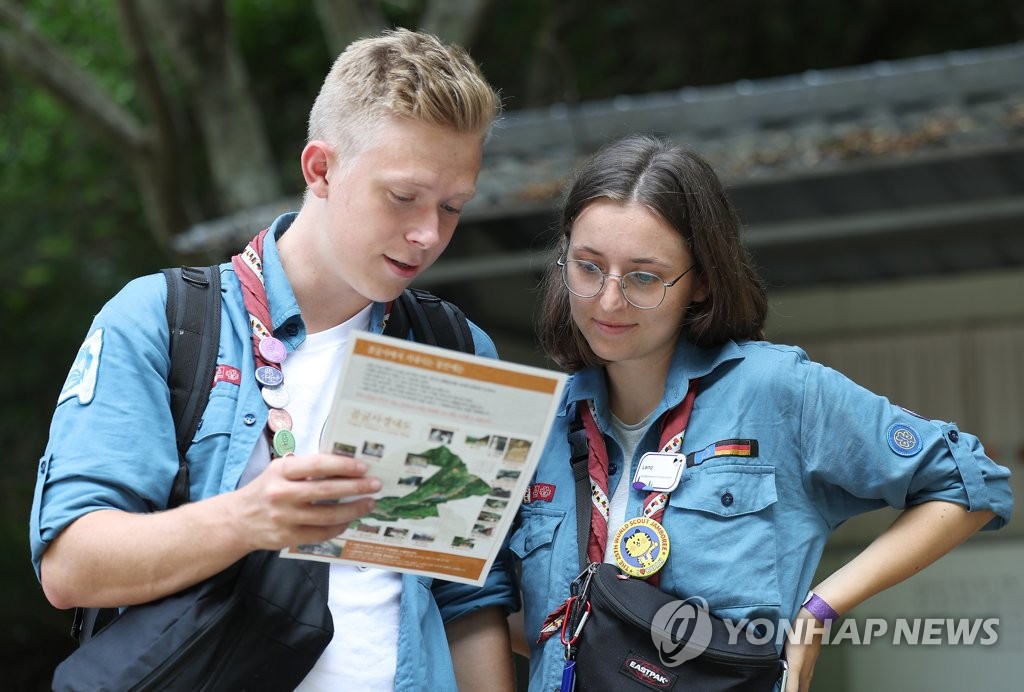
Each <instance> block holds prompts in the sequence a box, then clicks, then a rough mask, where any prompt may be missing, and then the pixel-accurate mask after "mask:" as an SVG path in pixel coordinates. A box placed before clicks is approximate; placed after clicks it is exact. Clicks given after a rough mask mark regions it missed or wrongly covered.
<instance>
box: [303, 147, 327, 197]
mask: <svg viewBox="0 0 1024 692" xmlns="http://www.w3.org/2000/svg"><path fill="white" fill-rule="evenodd" d="M333 161H334V149H333V148H332V147H331V145H330V144H328V143H327V142H324V141H322V140H313V141H312V142H309V143H308V144H307V145H306V146H305V147H303V149H302V154H301V156H300V164H301V167H302V177H303V178H304V179H305V181H306V186H307V187H308V188H309V191H310V192H311V193H313V195H315V196H316V197H326V196H327V189H328V187H329V186H330V181H329V180H328V179H327V171H328V170H330V167H331V163H332V162H333Z"/></svg>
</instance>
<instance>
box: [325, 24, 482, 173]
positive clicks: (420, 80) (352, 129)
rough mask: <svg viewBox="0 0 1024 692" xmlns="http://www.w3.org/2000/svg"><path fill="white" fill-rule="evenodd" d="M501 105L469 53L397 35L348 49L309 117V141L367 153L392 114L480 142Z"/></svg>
mask: <svg viewBox="0 0 1024 692" xmlns="http://www.w3.org/2000/svg"><path fill="white" fill-rule="evenodd" d="M500 112H501V99H500V97H499V96H498V93H497V92H496V91H495V90H494V88H493V87H491V86H490V84H488V83H487V80H486V79H485V78H484V76H483V73H482V72H481V70H480V68H479V66H478V65H477V64H476V63H475V62H474V61H473V59H472V58H471V57H470V56H469V54H468V53H467V52H466V51H465V50H464V49H463V48H461V47H459V46H457V45H455V44H450V45H449V44H445V43H442V42H441V41H440V40H439V39H438V38H437V37H436V36H432V35H430V34H425V33H420V32H415V31H409V30H407V29H396V30H393V31H391V30H389V31H384V32H383V33H381V34H380V35H379V36H375V37H372V38H364V39H360V40H358V41H354V42H352V43H351V44H349V46H348V48H346V49H345V51H344V52H343V53H342V54H341V55H340V56H338V59H337V60H335V61H334V65H333V66H332V67H331V71H330V72H329V73H328V75H327V78H326V79H325V80H324V83H323V86H322V87H321V88H320V94H319V95H318V96H317V98H316V101H315V102H314V104H313V109H312V110H311V111H310V114H309V140H308V141H313V140H323V141H326V142H327V143H329V144H331V145H332V146H334V147H335V148H337V149H339V150H340V151H341V153H342V154H343V155H346V154H347V155H351V154H353V153H358V152H360V151H361V150H363V149H364V148H365V147H366V146H367V145H368V143H369V142H371V141H372V138H373V134H374V132H375V131H376V127H377V126H378V125H379V124H380V123H381V122H382V121H383V120H384V119H385V117H386V116H388V115H394V116H399V117H404V118H411V119H413V120H417V121H419V122H423V123H426V124H429V125H437V126H439V127H444V128H448V129H451V130H453V131H456V132H458V133H460V134H478V135H479V136H480V138H481V141H482V140H483V139H484V138H485V137H486V136H487V134H488V133H489V131H490V128H491V125H492V124H493V123H494V120H495V119H496V118H497V117H498V114H499V113H500Z"/></svg>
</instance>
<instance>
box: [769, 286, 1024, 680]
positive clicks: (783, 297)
mask: <svg viewBox="0 0 1024 692" xmlns="http://www.w3.org/2000/svg"><path fill="white" fill-rule="evenodd" d="M770 298H771V305H772V312H771V317H770V319H769V323H768V326H769V335H768V336H769V338H770V339H771V340H772V341H775V342H779V343H792V344H797V345H799V346H802V347H803V348H804V349H805V350H806V351H807V352H808V355H810V357H811V358H813V359H815V360H817V361H819V362H822V363H825V364H826V365H829V366H831V367H834V368H836V369H837V370H840V371H842V372H843V373H845V374H846V375H848V376H849V377H851V378H852V379H853V380H855V381H857V382H859V383H860V384H862V385H864V386H865V387H868V388H869V389H872V390H873V391H876V392H878V393H880V394H884V395H885V396H887V397H889V398H890V399H891V400H892V401H894V402H895V403H897V404H899V405H901V406H905V407H907V408H909V409H911V410H913V411H916V412H918V413H920V414H921V415H924V416H928V417H934V418H941V419H945V420H953V421H955V422H956V423H957V424H958V425H960V426H961V427H962V428H963V429H964V430H967V431H970V432H972V433H975V434H976V435H978V436H979V437H980V438H981V439H982V441H983V443H984V444H985V446H986V450H987V451H988V453H989V454H990V455H991V456H992V457H993V458H995V459H996V460H997V461H999V462H1000V463H1001V464H1003V465H1005V466H1008V467H1010V469H1011V471H1012V472H1013V474H1014V475H1013V476H1012V477H1011V480H1012V484H1013V486H1014V494H1015V497H1016V498H1018V500H1017V504H1018V512H1017V515H1016V516H1015V517H1014V519H1013V520H1012V521H1011V523H1010V525H1009V526H1007V527H1005V528H1004V529H1003V530H1001V531H997V532H986V533H983V534H978V535H977V536H975V537H973V538H972V539H970V540H969V541H968V543H967V544H966V545H964V546H962V547H961V548H959V549H958V550H956V551H954V552H953V553H951V554H950V555H947V556H946V557H944V558H942V559H941V560H939V562H937V563H936V564H934V565H932V566H931V567H929V568H928V569H926V570H925V571H923V572H922V573H920V574H918V575H916V576H915V577H913V578H911V579H909V580H907V581H906V582H904V583H903V584H901V585H899V586H897V587H894V588H893V589H890V590H888V591H886V592H884V593H882V594H879V595H878V596H875V597H874V598H872V599H870V600H868V601H867V602H866V603H864V604H862V605H861V606H860V607H858V608H857V609H855V610H854V611H853V612H852V613H850V614H849V617H851V618H854V619H855V620H856V621H857V622H858V623H860V624H861V625H863V623H865V622H866V620H867V619H868V618H873V617H874V618H877V617H882V618H888V619H891V618H895V617H907V618H915V617H918V618H925V617H936V616H938V617H943V618H945V617H952V618H956V617H989V616H993V615H995V616H998V617H1000V619H1001V623H1000V627H999V633H1000V639H999V642H998V645H995V646H984V647H983V646H979V645H975V646H907V645H902V646H892V645H888V644H886V642H885V641H884V638H883V639H882V640H880V641H877V642H875V643H873V644H872V645H871V646H859V645H850V644H849V643H846V644H843V645H839V646H831V647H830V646H826V647H824V648H823V651H822V655H821V658H820V659H819V664H818V667H817V672H816V674H815V686H814V688H815V689H822V690H829V691H830V692H877V691H878V690H890V689H892V690H895V689H900V690H922V691H924V690H954V689H967V688H968V687H967V685H966V683H968V682H969V683H970V689H974V690H1009V689H1017V688H1018V685H1019V680H1015V679H1014V677H1015V676H1014V673H1013V671H1015V670H1016V671H1017V672H1018V673H1019V671H1020V666H1019V652H1020V651H1022V650H1024V649H1022V648H1021V647H1022V644H1024V614H1022V611H1021V607H1020V603H1021V600H1020V599H1021V597H1022V595H1024V581H1022V577H1021V570H1022V568H1024V520H1022V519H1021V518H1020V516H1019V515H1020V509H1019V504H1020V500H1019V498H1021V497H1022V496H1024V271H1009V272H1000V273H986V274H984V275H975V276H957V277H949V278H946V279H940V280H927V281H899V282H890V283H884V284H877V285H872V286H861V287H846V288H829V289H817V290H813V291H810V290H808V291H785V290H775V291H772V292H771V295H770ZM895 516H896V512H895V511H880V512H874V513H872V514H868V515H864V516H862V517H858V518H857V519H855V520H853V521H850V522H848V523H847V524H846V525H845V526H843V527H841V528H840V529H839V531H837V532H836V534H835V535H834V536H833V538H832V540H831V542H830V543H829V547H828V549H827V550H826V554H825V556H824V558H823V561H822V565H821V566H820V568H819V577H818V578H819V579H820V578H822V577H823V576H824V575H825V574H827V573H829V572H831V571H833V570H835V569H837V568H838V567H839V566H841V565H842V564H844V563H845V562H847V561H848V560H849V559H850V558H852V557H853V556H854V555H855V554H856V552H857V551H858V550H859V549H860V547H862V546H863V545H864V544H866V543H867V542H868V541H869V540H871V538H872V537H874V536H875V535H877V534H878V532H880V531H882V530H883V529H884V528H885V527H886V526H887V525H888V524H889V523H890V522H891V521H892V520H893V519H894V518H895ZM861 631H863V627H862V629H861Z"/></svg>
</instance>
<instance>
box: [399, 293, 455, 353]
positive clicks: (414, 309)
mask: <svg viewBox="0 0 1024 692" xmlns="http://www.w3.org/2000/svg"><path fill="white" fill-rule="evenodd" d="M410 329H412V334H413V338H414V339H415V340H416V341H418V342H419V343H421V344H427V345H429V346H440V347H441V348H448V349H451V350H453V351H462V352H463V353H472V352H473V351H474V350H475V349H474V345H473V333H472V332H471V331H470V329H469V322H468V320H467V319H466V315H465V314H463V312H462V310H460V309H459V308H458V307H457V306H456V305H454V304H452V303H449V302H448V301H447V300H442V299H441V298H438V297H437V296H435V295H434V294H433V293H430V292H429V291H424V290H423V289H419V288H407V289H405V291H404V292H403V293H402V295H401V296H399V297H398V299H397V300H396V301H395V302H394V303H393V304H392V305H391V315H390V316H389V317H388V323H387V325H385V327H384V334H385V335H387V336H395V337H398V338H400V339H404V338H406V336H407V335H408V334H409V330H410Z"/></svg>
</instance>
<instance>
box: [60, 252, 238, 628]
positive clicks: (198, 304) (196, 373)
mask: <svg viewBox="0 0 1024 692" xmlns="http://www.w3.org/2000/svg"><path fill="white" fill-rule="evenodd" d="M161 272H162V273H163V275H164V278H165V280H166V282H167V306H166V309H165V312H166V315H167V331H168V334H169V351H168V352H169V354H170V357H171V368H170V372H169V373H168V375H167V385H168V388H169V389H170V392H171V415H172V417H173V418H174V430H175V440H176V443H177V447H178V473H177V474H176V475H175V477H174V482H173V483H172V484H171V494H170V497H169V499H168V501H167V506H168V508H171V507H177V506H178V505H182V504H185V503H186V502H188V501H189V473H188V462H187V461H186V460H185V453H186V452H187V451H188V448H189V447H190V446H191V444H192V438H193V437H195V434H196V429H197V428H198V427H199V421H200V420H201V419H202V417H203V412H204V411H205V409H206V403H207V401H208V400H209V398H210V388H211V383H212V382H213V375H214V373H215V372H216V369H217V351H218V349H219V347H220V268H219V267H218V266H216V265H213V266H210V267H177V268H172V269H162V270H161ZM117 612H118V611H117V609H116V608H75V613H74V617H73V619H72V622H71V637H72V638H73V639H75V640H76V641H78V643H79V645H81V644H84V643H85V642H87V641H88V640H89V639H91V638H92V636H93V635H95V634H96V633H97V632H99V631H100V630H101V629H103V628H104V627H105V626H106V625H107V624H108V623H109V622H110V621H111V620H113V619H114V617H115V616H116V615H117Z"/></svg>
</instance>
